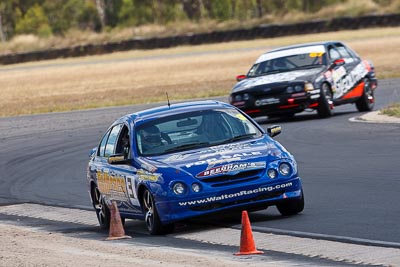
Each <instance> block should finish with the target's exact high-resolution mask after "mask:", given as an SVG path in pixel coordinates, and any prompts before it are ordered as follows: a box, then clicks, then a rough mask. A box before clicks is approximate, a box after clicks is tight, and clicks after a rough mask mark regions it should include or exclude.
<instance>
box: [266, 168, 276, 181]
mask: <svg viewBox="0 0 400 267" xmlns="http://www.w3.org/2000/svg"><path fill="white" fill-rule="evenodd" d="M267 175H268V177H269V178H271V179H275V178H276V177H277V176H278V173H277V172H276V171H275V170H274V169H268V171H267Z"/></svg>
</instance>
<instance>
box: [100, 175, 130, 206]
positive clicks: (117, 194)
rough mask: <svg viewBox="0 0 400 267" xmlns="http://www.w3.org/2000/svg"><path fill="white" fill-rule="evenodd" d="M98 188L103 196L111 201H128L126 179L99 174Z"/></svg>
mask: <svg viewBox="0 0 400 267" xmlns="http://www.w3.org/2000/svg"><path fill="white" fill-rule="evenodd" d="M96 177H97V186H98V188H99V190H100V192H102V193H103V194H105V195H107V196H108V197H109V198H110V199H113V200H118V201H126V200H127V196H126V183H125V177H123V176H115V175H109V173H107V172H99V171H98V172H97V173H96Z"/></svg>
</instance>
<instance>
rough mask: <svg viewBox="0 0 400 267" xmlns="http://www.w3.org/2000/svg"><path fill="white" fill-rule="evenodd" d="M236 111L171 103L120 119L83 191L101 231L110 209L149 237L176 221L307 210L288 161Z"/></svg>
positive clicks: (94, 158) (269, 133) (96, 154)
mask: <svg viewBox="0 0 400 267" xmlns="http://www.w3.org/2000/svg"><path fill="white" fill-rule="evenodd" d="M280 132H281V130H280V127H279V126H271V127H269V128H268V129H267V130H266V131H265V130H264V129H263V128H261V127H260V126H259V125H258V124H257V123H256V122H255V121H254V120H253V119H251V118H250V117H249V116H248V115H246V114H245V113H244V112H242V111H241V110H239V109H237V108H235V107H233V106H231V105H229V104H227V103H223V102H218V101H210V100H209V101H197V102H188V103H180V104H172V105H168V106H163V107H157V108H153V109H149V110H144V111H140V112H137V113H133V114H129V115H126V116H123V117H121V118H120V119H118V120H117V121H115V122H114V123H113V124H112V125H111V126H110V127H109V128H108V130H107V131H106V132H105V134H104V135H103V137H102V138H101V140H100V142H99V144H98V146H97V147H96V148H94V149H93V151H92V153H91V155H90V160H89V164H88V168H87V183H88V191H89V194H90V197H91V200H92V203H93V207H94V209H95V211H96V214H97V218H98V221H99V224H100V227H101V228H103V229H107V228H108V227H109V224H110V210H109V205H110V204H111V202H114V201H115V203H116V204H117V206H118V209H119V212H120V214H121V217H122V218H123V219H125V218H134V219H143V220H145V223H146V225H147V228H148V231H149V232H150V233H151V234H165V233H169V232H171V231H173V229H174V223H175V222H177V221H180V220H184V219H188V218H193V217H197V216H204V215H207V214H211V213H217V212H221V211H231V210H234V209H236V210H245V209H248V210H250V211H251V210H259V209H265V208H267V207H268V206H271V205H276V206H277V208H278V210H279V211H280V213H281V214H282V215H294V214H297V213H299V212H301V211H302V210H303V208H304V197H303V189H302V183H301V179H300V177H299V176H298V170H297V164H296V161H295V159H294V158H293V156H292V155H291V154H290V153H289V152H288V151H287V150H286V149H285V148H284V147H283V146H282V145H281V144H280V143H278V142H277V141H276V140H274V139H272V137H274V136H275V135H277V134H279V133H280Z"/></svg>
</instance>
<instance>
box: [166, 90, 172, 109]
mask: <svg viewBox="0 0 400 267" xmlns="http://www.w3.org/2000/svg"><path fill="white" fill-rule="evenodd" d="M165 94H166V95H167V103H168V107H169V108H171V104H170V103H169V97H168V92H165Z"/></svg>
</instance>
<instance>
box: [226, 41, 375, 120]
mask: <svg viewBox="0 0 400 267" xmlns="http://www.w3.org/2000/svg"><path fill="white" fill-rule="evenodd" d="M236 79H237V81H238V83H237V84H236V85H235V86H234V87H233V89H232V92H231V94H230V103H231V104H232V105H234V106H236V107H238V108H240V109H242V110H243V111H244V112H246V113H247V114H249V115H250V116H252V117H258V116H265V115H267V116H271V117H272V116H293V115H294V114H295V113H298V112H302V111H304V110H306V109H310V110H317V112H318V115H319V116H320V117H330V116H332V115H333V109H334V107H335V106H338V105H342V104H347V103H355V104H356V107H357V109H358V111H371V110H372V109H373V107H374V90H375V89H376V88H377V84H378V82H377V79H376V77H375V69H374V65H373V64H372V63H371V62H370V61H368V60H362V59H361V58H360V57H359V56H358V55H357V54H356V53H355V52H354V51H353V50H351V49H350V48H349V47H348V46H346V45H344V44H343V43H341V42H335V41H332V42H319V43H307V44H300V45H294V46H287V47H282V48H278V49H275V50H272V51H269V52H267V53H265V54H263V55H261V56H260V57H259V58H258V59H257V60H256V62H255V63H254V65H253V66H252V67H251V69H250V70H249V72H248V73H247V75H239V76H237V77H236Z"/></svg>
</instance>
